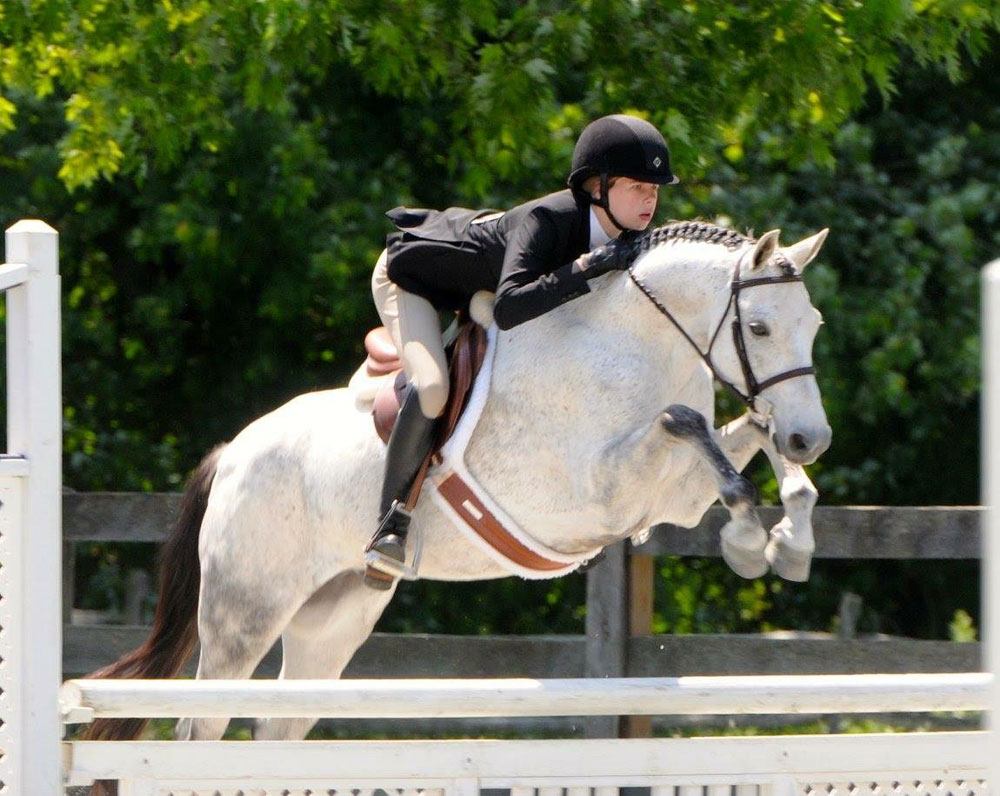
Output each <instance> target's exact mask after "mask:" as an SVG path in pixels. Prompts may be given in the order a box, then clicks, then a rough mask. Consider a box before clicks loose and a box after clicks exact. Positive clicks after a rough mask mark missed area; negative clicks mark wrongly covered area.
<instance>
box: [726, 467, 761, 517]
mask: <svg viewBox="0 0 1000 796" xmlns="http://www.w3.org/2000/svg"><path fill="white" fill-rule="evenodd" d="M719 493H720V494H719V497H720V498H721V499H722V505H724V506H725V507H726V508H727V509H734V508H737V507H740V506H753V505H756V503H757V497H758V495H757V487H755V486H754V485H753V484H752V483H751V482H750V481H748V480H747V479H746V478H744V477H743V476H742V475H737V476H736V477H735V478H731V479H729V480H728V481H727V482H726V483H725V484H724V485H723V487H722V489H720V490H719Z"/></svg>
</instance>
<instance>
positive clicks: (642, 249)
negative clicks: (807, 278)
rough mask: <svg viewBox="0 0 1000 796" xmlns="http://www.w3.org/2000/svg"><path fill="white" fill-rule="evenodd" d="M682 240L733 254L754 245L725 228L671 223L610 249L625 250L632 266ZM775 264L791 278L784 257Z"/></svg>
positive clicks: (702, 223) (791, 270)
mask: <svg viewBox="0 0 1000 796" xmlns="http://www.w3.org/2000/svg"><path fill="white" fill-rule="evenodd" d="M675 240H682V241H691V242H694V243H713V244H717V245H720V246H725V247H726V248H727V249H728V250H730V251H733V250H735V249H738V248H740V247H741V246H743V245H745V244H754V243H756V242H757V239H756V238H754V237H751V236H750V235H743V234H741V233H739V232H737V231H736V230H733V229H729V228H727V227H720V226H719V225H718V224H710V223H709V222H707V221H670V222H668V223H666V224H664V225H663V226H661V227H656V228H655V229H652V230H650V231H648V232H644V233H642V234H641V235H638V236H637V237H635V238H632V239H631V240H626V241H612V242H611V244H609V245H612V246H615V245H617V246H621V247H623V248H626V249H627V257H628V261H629V263H632V262H635V261H636V260H637V259H639V257H641V256H642V255H643V254H645V253H646V252H648V251H649V250H650V249H654V248H656V247H657V246H662V245H663V244H664V243H669V242H670V241H675ZM774 264H775V265H777V266H778V267H779V268H781V271H782V273H786V274H791V273H794V272H795V269H794V266H793V265H792V263H791V262H789V261H788V259H787V258H785V257H784V256H783V255H780V254H779V255H778V256H777V257H775V259H774Z"/></svg>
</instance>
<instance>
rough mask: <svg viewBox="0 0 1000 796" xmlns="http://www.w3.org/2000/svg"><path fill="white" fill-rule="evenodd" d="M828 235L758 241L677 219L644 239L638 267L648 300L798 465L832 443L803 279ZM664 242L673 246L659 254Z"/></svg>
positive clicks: (815, 319) (814, 317)
mask: <svg viewBox="0 0 1000 796" xmlns="http://www.w3.org/2000/svg"><path fill="white" fill-rule="evenodd" d="M827 232H828V230H822V231H821V232H819V233H817V234H815V235H813V236H812V237H809V238H806V239H805V240H802V241H800V242H798V243H796V244H794V245H792V246H787V247H781V246H779V244H778V236H779V230H772V231H770V232H768V233H766V234H764V235H762V236H761V237H760V238H759V239H758V240H751V239H749V238H746V237H744V236H742V235H740V234H738V233H736V232H733V231H732V230H727V229H724V228H721V227H716V226H713V225H711V224H705V223H702V222H682V223H674V224H669V225H667V226H666V227H661V228H659V229H657V230H654V231H652V233H650V234H649V235H647V236H646V237H645V238H644V239H643V240H642V241H641V242H640V243H639V244H638V248H639V249H640V251H641V254H640V256H639V257H638V258H637V259H636V261H635V262H634V263H633V265H632V268H631V269H630V275H631V277H632V281H633V282H634V283H635V284H636V285H637V286H638V287H639V288H640V290H642V292H643V293H645V295H646V298H648V299H649V300H650V301H651V302H652V303H653V304H654V305H656V307H657V309H658V310H659V311H660V313H661V314H662V315H663V316H665V318H666V319H667V320H669V321H670V322H671V324H672V325H673V326H674V327H675V329H676V330H677V331H679V332H680V333H681V335H682V336H683V337H684V338H686V340H687V342H688V343H690V346H691V348H692V349H693V350H694V351H695V352H696V353H697V355H698V356H700V357H701V359H702V360H703V362H704V363H705V364H706V365H707V366H708V368H709V370H710V371H711V373H712V375H713V376H714V377H715V378H716V379H717V380H718V381H719V382H720V383H722V384H723V385H725V386H726V387H728V388H730V389H731V390H732V391H733V392H734V393H735V394H737V395H738V396H739V397H740V399H741V400H743V402H744V403H745V404H746V405H747V407H748V408H749V409H750V410H751V412H752V414H753V416H754V417H755V419H756V420H758V421H759V422H761V423H766V424H767V426H768V429H769V432H770V434H771V436H772V441H773V443H774V446H775V448H776V449H777V451H778V452H779V453H780V454H781V455H783V456H784V457H786V458H787V459H788V460H789V461H792V462H795V463H796V464H809V463H812V462H813V461H815V460H816V459H817V458H818V457H819V456H820V455H821V454H822V453H823V452H824V451H825V450H826V449H827V447H829V444H830V436H831V431H830V426H829V424H828V423H827V419H826V413H825V412H824V410H823V404H822V401H821V396H820V391H819V386H818V385H817V383H816V378H815V373H814V370H813V366H812V346H813V340H814V338H815V336H816V332H817V331H818V329H819V327H820V325H821V324H822V316H821V315H820V313H819V312H818V311H817V310H816V309H815V308H814V307H813V306H812V304H811V303H810V301H809V294H808V292H807V290H806V288H805V284H804V283H803V281H802V272H803V269H804V268H805V267H806V265H808V264H809V263H810V262H811V261H812V260H813V259H814V258H815V257H816V255H817V253H818V252H819V249H820V247H821V246H822V245H823V241H824V240H825V239H826V235H827ZM664 243H670V244H672V245H671V246H669V247H663V248H662V249H660V252H662V254H661V255H660V256H657V254H656V252H657V249H658V248H659V247H660V246H661V244H664ZM679 246H683V247H686V248H681V249H679V248H677V247H679ZM643 250H644V251H643ZM668 251H669V252H670V253H669V254H668V253H667V252H668Z"/></svg>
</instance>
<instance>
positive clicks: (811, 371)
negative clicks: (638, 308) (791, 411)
mask: <svg viewBox="0 0 1000 796" xmlns="http://www.w3.org/2000/svg"><path fill="white" fill-rule="evenodd" d="M745 256H746V254H744V255H743V256H741V257H740V259H739V260H737V261H736V269H735V271H734V272H733V279H732V282H731V283H730V286H729V301H728V302H726V309H725V310H724V311H723V313H722V317H721V318H719V323H718V325H717V326H716V327H715V331H714V332H713V333H712V338H711V340H710V341H709V343H708V350H707V351H702V350H701V349H700V348H699V347H698V344H697V343H696V342H695V341H694V339H693V338H692V337H691V335H689V334H688V333H687V331H686V330H685V329H684V327H683V326H681V325H680V323H679V322H678V320H677V319H676V318H675V317H674V316H673V315H672V314H671V313H670V310H668V309H667V308H666V307H665V306H664V304H663V302H662V301H660V300H659V299H658V298H657V297H656V295H655V294H654V293H653V291H652V290H650V289H649V287H647V286H646V285H645V284H643V282H642V280H641V279H639V277H638V276H636V274H635V264H634V263H633V264H632V265H630V266H629V269H628V275H629V277H631V279H632V281H633V282H634V283H635V285H636V287H638V288H639V290H641V291H642V293H643V295H645V296H646V298H648V299H649V300H650V302H652V304H653V306H654V307H656V309H658V310H659V311H660V313H661V314H662V315H664V316H665V317H666V318H667V320H668V321H670V322H671V323H672V324H673V325H674V327H675V328H676V329H677V331H679V332H680V333H681V335H682V336H683V337H684V339H685V340H687V341H688V342H689V343H690V344H691V347H692V348H694V350H695V351H697V352H698V356H700V357H701V359H702V361H703V362H704V363H705V364H706V365H707V366H708V369H709V370H710V371H712V376H713V377H714V378H715V380H716V381H717V382H719V384H721V385H723V386H724V387H726V388H727V389H729V390H730V391H731V392H732V393H733V394H734V395H735V396H736V397H737V398H739V399H740V400H741V401H742V402H743V403H744V404H746V406H747V408H748V409H749V410H750V411H751V412H753V413H754V414H758V412H757V406H756V400H757V396H759V395H760V394H761V393H762V392H763V391H764V390H766V389H767V388H768V387H772V386H774V385H775V384H778V383H780V382H783V381H787V380H788V379H794V378H797V377H798V376H813V375H815V374H816V369H815V368H814V367H813V366H812V365H809V366H807V367H802V368H792V369H791V370H786V371H784V372H783V373H778V374H777V375H775V376H771V377H770V378H769V379H764V381H758V380H757V377H756V376H754V373H753V368H751V367H750V360H749V358H748V357H747V346H746V340H745V339H744V337H743V319H742V317H741V315H740V293H741V292H742V291H743V290H746V289H748V288H751V287H759V286H761V285H778V284H782V283H784V282H801V281H802V274H801V273H795V272H789V273H784V274H781V275H780V276H761V277H756V278H754V279H740V267H741V265H742V263H743V258H744V257H745ZM730 307H733V308H734V312H733V323H732V329H733V345H734V346H735V348H736V356H737V357H738V358H739V360H740V368H741V369H742V370H743V379H744V381H745V382H746V385H747V391H746V392H745V393H744V392H742V391H741V390H740V389H739V388H738V387H737V386H736V385H735V384H733V383H732V382H731V381H727V380H726V379H724V378H723V377H722V374H721V373H719V371H718V369H717V368H716V367H715V363H714V362H712V348H713V347H714V346H715V342H716V340H717V339H718V337H719V332H720V331H722V327H723V325H724V324H725V322H726V317H727V316H728V315H729V308H730Z"/></svg>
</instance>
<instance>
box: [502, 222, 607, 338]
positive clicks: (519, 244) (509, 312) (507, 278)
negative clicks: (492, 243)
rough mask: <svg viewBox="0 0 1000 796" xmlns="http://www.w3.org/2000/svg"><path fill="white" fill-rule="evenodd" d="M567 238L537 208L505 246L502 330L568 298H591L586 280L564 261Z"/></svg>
mask: <svg viewBox="0 0 1000 796" xmlns="http://www.w3.org/2000/svg"><path fill="white" fill-rule="evenodd" d="M565 239H566V234H565V233H563V234H560V230H559V226H558V221H557V219H556V218H555V217H554V215H553V214H552V213H551V212H549V211H548V210H547V209H546V208H544V207H536V208H534V209H533V210H532V211H531V212H530V213H529V214H528V215H527V216H526V217H525V218H524V219H523V220H522V221H521V222H520V223H519V224H518V225H517V226H516V227H515V228H514V229H513V230H511V235H510V239H509V240H508V241H507V248H506V252H505V254H504V261H503V269H502V271H501V273H500V284H499V286H498V287H497V293H496V299H495V301H494V304H493V317H494V319H495V320H496V324H497V326H499V327H500V328H501V329H510V328H512V327H514V326H517V325H518V324H520V323H524V322H525V321H529V320H531V319H532V318H537V317H538V316H539V315H542V314H544V313H546V312H548V311H549V310H551V309H552V308H554V307H558V306H559V305H560V304H565V303H566V302H567V301H569V300H570V299H574V298H576V297H577V296H582V295H583V294H584V293H589V292H590V288H589V287H587V277H586V276H585V275H584V273H583V272H582V271H581V270H580V269H579V268H578V267H576V268H575V267H574V264H573V263H572V262H570V263H566V264H565V265H563V264H561V263H559V262H558V259H559V258H560V257H561V256H565V251H564V249H565V243H564V241H565Z"/></svg>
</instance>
